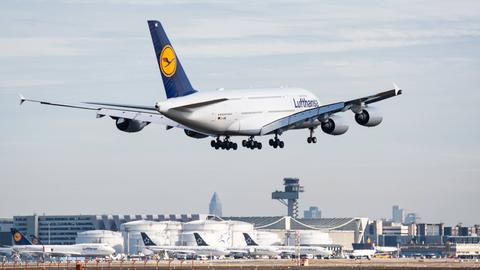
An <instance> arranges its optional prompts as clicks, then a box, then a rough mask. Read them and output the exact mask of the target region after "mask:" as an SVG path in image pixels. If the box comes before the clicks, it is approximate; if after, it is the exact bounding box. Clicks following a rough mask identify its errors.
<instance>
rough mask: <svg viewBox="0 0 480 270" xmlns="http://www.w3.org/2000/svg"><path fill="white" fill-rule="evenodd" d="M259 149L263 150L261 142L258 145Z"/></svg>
mask: <svg viewBox="0 0 480 270" xmlns="http://www.w3.org/2000/svg"><path fill="white" fill-rule="evenodd" d="M257 148H258V150H260V149H262V143H261V142H259V143H258V144H257Z"/></svg>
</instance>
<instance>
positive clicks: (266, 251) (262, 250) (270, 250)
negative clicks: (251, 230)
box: [243, 233, 282, 258]
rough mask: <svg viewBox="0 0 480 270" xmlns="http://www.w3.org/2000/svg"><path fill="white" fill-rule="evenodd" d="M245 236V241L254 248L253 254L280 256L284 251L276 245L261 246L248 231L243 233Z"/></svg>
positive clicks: (251, 253)
mask: <svg viewBox="0 0 480 270" xmlns="http://www.w3.org/2000/svg"><path fill="white" fill-rule="evenodd" d="M243 237H244V238H245V242H246V243H247V246H248V247H251V248H252V249H253V250H252V251H251V252H250V255H252V256H258V257H265V256H266V257H271V258H274V257H278V256H280V254H281V253H282V252H281V251H280V250H279V249H278V248H277V247H275V246H260V245H258V244H257V243H256V242H255V241H254V240H253V239H252V238H251V237H250V235H249V234H248V233H243Z"/></svg>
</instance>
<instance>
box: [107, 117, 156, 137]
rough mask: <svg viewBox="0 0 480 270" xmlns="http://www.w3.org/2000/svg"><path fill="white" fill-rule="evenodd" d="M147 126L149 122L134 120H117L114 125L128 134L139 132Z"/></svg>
mask: <svg viewBox="0 0 480 270" xmlns="http://www.w3.org/2000/svg"><path fill="white" fill-rule="evenodd" d="M148 124H150V122H143V121H138V120H134V119H125V118H117V119H116V120H115V125H116V126H117V128H118V129H119V130H121V131H124V132H129V133H132V132H139V131H140V130H142V129H143V128H144V127H146V126H147V125H148Z"/></svg>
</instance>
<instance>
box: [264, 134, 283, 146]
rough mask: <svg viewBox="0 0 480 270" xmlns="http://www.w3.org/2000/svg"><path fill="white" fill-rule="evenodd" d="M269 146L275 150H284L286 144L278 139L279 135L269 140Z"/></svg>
mask: <svg viewBox="0 0 480 270" xmlns="http://www.w3.org/2000/svg"><path fill="white" fill-rule="evenodd" d="M268 144H269V145H270V146H272V147H273V148H277V147H280V148H283V147H284V146H285V143H284V142H283V141H281V140H280V139H279V138H278V134H275V138H273V139H270V140H268Z"/></svg>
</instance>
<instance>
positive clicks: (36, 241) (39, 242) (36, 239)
mask: <svg viewBox="0 0 480 270" xmlns="http://www.w3.org/2000/svg"><path fill="white" fill-rule="evenodd" d="M30 239H32V244H34V245H43V243H42V242H41V241H40V239H38V237H36V236H35V235H33V234H31V235H30Z"/></svg>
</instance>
